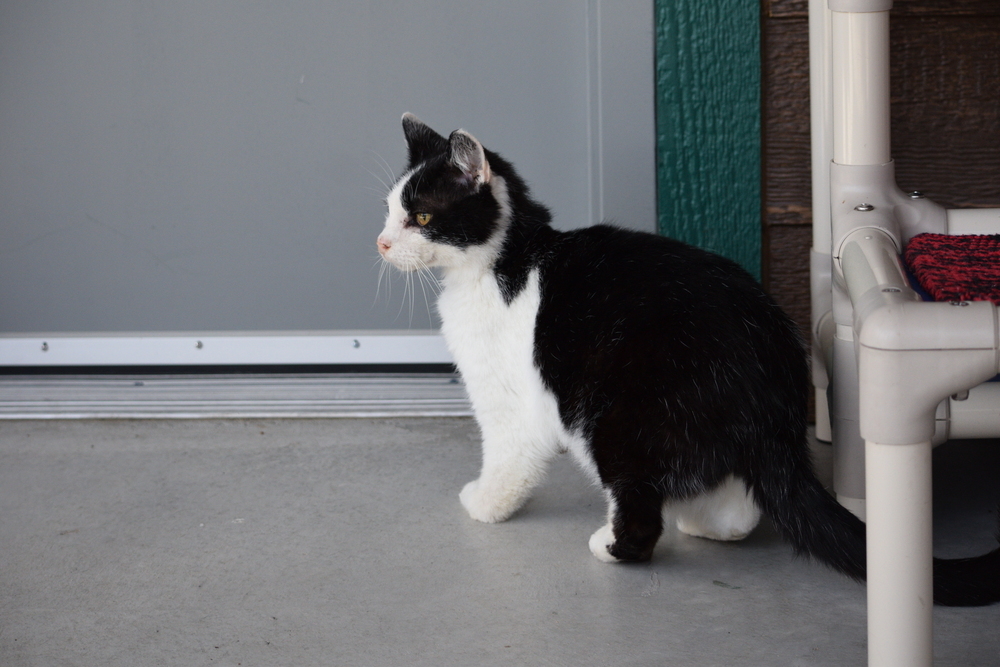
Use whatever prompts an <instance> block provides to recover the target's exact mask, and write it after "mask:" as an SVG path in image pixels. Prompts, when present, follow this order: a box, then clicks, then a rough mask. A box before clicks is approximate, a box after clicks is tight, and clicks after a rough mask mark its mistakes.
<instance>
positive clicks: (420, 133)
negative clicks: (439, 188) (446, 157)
mask: <svg viewBox="0 0 1000 667" xmlns="http://www.w3.org/2000/svg"><path fill="white" fill-rule="evenodd" d="M403 135H404V136H405V137H406V145H407V148H408V149H409V158H410V164H409V167H410V168H413V167H414V166H416V165H417V164H419V163H421V162H423V161H424V160H427V159H429V158H431V157H433V156H435V155H440V154H441V153H443V152H444V151H445V150H447V148H448V140H447V139H445V138H444V137H442V136H441V135H440V134H438V133H437V132H435V131H434V130H432V129H431V128H430V127H428V126H427V125H426V124H425V123H424V122H423V121H421V120H420V119H419V118H417V117H416V116H414V115H413V114H412V113H404V114H403Z"/></svg>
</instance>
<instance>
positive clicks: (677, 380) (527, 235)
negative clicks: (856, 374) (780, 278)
mask: <svg viewBox="0 0 1000 667" xmlns="http://www.w3.org/2000/svg"><path fill="white" fill-rule="evenodd" d="M404 129H405V130H406V134H407V138H408V142H409V150H410V156H409V157H410V160H409V170H410V171H411V172H413V173H414V174H415V175H414V176H413V177H412V178H410V180H409V181H408V182H407V184H406V186H405V187H404V189H403V191H402V194H401V199H402V201H403V204H404V207H405V208H406V209H407V210H410V211H413V210H428V211H431V212H433V214H434V224H433V225H428V228H427V229H426V230H421V233H423V234H425V235H426V236H427V238H428V239H431V240H433V241H434V242H435V243H443V244H449V245H453V246H456V247H460V248H467V247H470V246H473V245H476V244H483V243H486V241H487V240H488V239H490V238H491V237H492V236H493V235H494V234H496V233H497V232H498V227H497V225H498V222H497V221H498V216H499V211H500V204H499V203H498V202H497V201H496V199H495V198H494V196H493V194H492V192H491V190H490V188H476V187H475V184H474V183H472V182H470V180H469V178H468V176H467V175H466V174H463V173H462V170H461V169H459V168H457V167H456V166H455V160H454V159H453V156H452V153H453V152H454V151H455V150H456V149H455V147H454V144H455V143H456V141H461V140H462V137H457V138H456V134H453V135H452V137H451V138H450V139H446V138H445V137H442V136H440V135H438V134H437V133H435V132H433V131H431V130H430V129H429V128H427V127H426V126H425V125H423V124H421V123H419V121H415V119H412V117H407V118H404ZM485 156H486V159H487V161H488V163H489V168H490V169H491V170H492V173H493V174H495V175H498V176H500V177H502V179H503V181H504V182H505V184H506V193H507V197H508V201H509V208H510V212H511V216H510V223H509V227H508V228H507V230H506V232H505V235H504V237H503V242H502V245H501V246H500V250H499V253H498V254H497V256H496V258H495V262H494V263H493V266H492V271H493V273H494V274H495V277H496V281H497V283H498V285H499V286H500V289H501V292H502V294H503V296H504V298H505V300H506V301H507V302H508V303H510V302H511V301H512V300H514V299H515V298H516V297H517V296H518V294H520V293H521V291H522V290H523V289H525V286H526V284H527V281H528V276H529V274H530V272H532V271H534V270H537V271H538V272H539V277H540V281H539V284H540V292H541V304H540V306H539V308H538V312H537V318H536V321H535V333H534V344H535V348H534V362H535V365H536V367H537V369H538V371H539V373H540V375H541V377H542V379H543V381H544V384H545V386H546V387H547V388H548V389H549V390H550V391H551V392H552V393H553V394H554V395H555V396H556V398H557V401H558V407H559V416H560V418H561V420H562V422H563V424H564V425H565V426H566V428H567V429H573V430H575V431H577V432H581V433H583V434H584V435H585V436H586V438H587V440H588V441H589V447H590V454H591V456H592V458H593V460H594V462H595V463H596V466H597V470H598V473H599V477H600V480H601V483H602V485H603V486H604V488H605V489H606V490H607V491H608V492H609V493H610V494H611V495H612V496H613V498H614V501H615V504H616V508H617V513H616V516H615V519H614V523H613V528H614V534H615V537H616V540H615V544H614V545H613V548H612V550H611V551H610V553H611V554H612V555H613V556H615V557H617V558H619V559H621V560H644V559H648V558H650V556H651V554H652V552H653V547H654V545H655V544H656V542H657V539H658V538H659V536H660V534H661V532H662V515H661V510H662V508H663V506H664V504H665V503H669V502H671V501H677V500H683V499H688V498H691V497H693V496H695V495H697V494H699V493H702V492H704V491H706V490H711V489H712V488H714V487H716V486H718V485H719V484H720V483H721V482H722V481H723V480H725V479H726V478H727V477H728V476H730V475H733V476H735V477H737V478H740V479H742V480H744V482H745V483H746V485H747V487H748V488H749V489H750V490H751V491H752V494H753V498H754V499H755V500H756V502H757V504H758V506H759V508H760V510H761V511H762V512H763V514H764V515H765V516H767V517H768V518H770V519H771V521H772V522H773V523H774V525H775V527H776V528H777V530H778V531H779V533H780V534H781V535H782V536H783V537H784V538H785V539H787V540H788V541H789V542H790V543H791V545H792V547H793V548H794V549H795V551H796V552H797V553H800V554H807V555H809V556H811V557H813V558H816V559H817V560H820V561H822V562H823V563H826V564H827V565H829V566H831V567H833V568H834V569H836V570H838V571H840V572H843V573H844V574H846V575H848V576H850V577H852V578H854V579H857V580H862V579H864V577H865V526H864V524H863V523H862V522H861V521H860V520H859V519H858V518H856V517H855V516H854V515H853V514H851V513H850V512H849V511H847V510H846V509H844V508H843V507H841V506H840V505H839V504H838V503H837V502H836V500H835V499H834V498H833V497H832V496H831V495H830V494H829V493H827V492H826V491H825V490H824V489H823V487H822V486H821V484H820V483H819V481H818V480H817V478H816V476H815V475H814V473H813V467H812V462H811V460H810V453H809V448H808V445H807V439H806V419H807V415H806V409H807V406H806V397H807V396H808V395H809V393H810V383H809V373H808V367H807V361H806V353H805V350H804V346H803V343H802V341H801V339H800V337H799V334H798V332H797V329H796V326H795V325H794V324H793V323H792V322H791V320H790V319H789V318H788V317H787V316H786V315H785V314H784V313H783V312H782V311H781V310H780V309H779V308H778V306H777V305H775V303H774V301H773V300H772V299H771V298H770V297H769V296H768V295H767V294H766V293H765V292H764V291H763V289H762V288H761V287H760V286H759V285H758V284H757V282H756V281H755V280H754V279H753V278H752V277H751V276H750V275H749V274H748V273H747V272H746V271H744V270H743V269H742V268H740V267H739V266H738V265H737V264H735V263H734V262H732V261H730V260H728V259H725V258H722V257H720V256H718V255H715V254H712V253H709V252H706V251H704V250H700V249H697V248H694V247H692V246H689V245H686V244H684V243H681V242H679V241H675V240H672V239H668V238H663V237H659V236H655V235H652V234H646V233H640V232H636V231H629V230H625V229H620V228H617V227H613V226H608V225H597V226H593V227H590V228H586V229H579V230H575V231H569V232H560V231H557V230H555V229H553V228H552V227H551V226H550V224H549V223H550V215H549V212H548V211H547V210H546V208H545V207H544V206H542V205H540V204H538V203H537V202H535V201H534V200H533V199H532V198H531V196H530V193H529V190H528V188H527V186H526V185H525V183H524V182H523V181H522V179H521V178H520V177H519V176H518V175H517V173H516V172H515V170H514V168H513V167H512V166H511V164H510V163H508V162H507V161H505V160H504V159H502V158H501V157H500V156H499V155H497V154H495V153H493V152H490V151H488V150H487V151H485ZM418 176H419V177H418ZM934 597H935V601H936V602H938V603H940V604H947V605H981V604H989V603H992V602H995V601H997V600H1000V549H998V550H995V551H993V552H991V553H989V554H987V555H984V556H980V557H978V558H973V559H965V560H957V561H942V560H936V561H935V592H934Z"/></svg>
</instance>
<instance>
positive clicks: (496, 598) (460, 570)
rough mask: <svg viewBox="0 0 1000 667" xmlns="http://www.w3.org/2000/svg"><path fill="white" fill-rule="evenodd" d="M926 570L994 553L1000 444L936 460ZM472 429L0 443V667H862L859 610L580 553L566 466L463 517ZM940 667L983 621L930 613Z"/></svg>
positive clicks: (990, 611) (579, 525)
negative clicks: (501, 509) (496, 506)
mask: <svg viewBox="0 0 1000 667" xmlns="http://www.w3.org/2000/svg"><path fill="white" fill-rule="evenodd" d="M935 456H936V462H935V465H936V469H935V476H936V477H935V483H936V491H935V492H936V494H937V500H936V525H937V526H938V528H937V533H936V539H937V541H938V543H939V544H938V546H939V549H938V551H939V552H940V553H941V554H942V555H963V554H966V555H971V554H972V553H975V552H977V551H983V550H985V549H987V548H989V546H990V544H991V541H992V536H991V534H992V532H993V528H994V526H995V521H996V501H997V500H998V491H997V487H998V482H997V480H1000V446H997V445H996V443H964V444H961V445H958V446H953V445H946V446H945V447H942V448H939V449H938V451H937V453H936V455H935ZM478 461H479V451H478V443H477V435H476V429H475V427H474V424H473V423H472V422H471V420H469V419H458V418H452V419H414V418H410V419H383V420H360V419H332V420H331V419H307V420H302V419H287V420H271V421H258V420H190V421H186V420H173V421H171V420H159V421H138V420H137V421H113V420H103V421H3V422H0V665H3V666H4V667H22V666H29V665H31V666H34V665H38V666H45V667H48V666H54V667H58V666H63V665H80V666H89V665H94V666H98V665H99V666H102V667H104V666H115V665H128V666H130V667H131V666H136V665H183V666H191V665H262V666H277V665H288V666H296V667H299V666H310V665H405V666H412V665H434V666H448V665H471V666H477V665H698V666H709V665H727V666H733V665H739V666H754V665H767V666H768V667H774V666H785V665H861V664H864V663H865V643H866V639H865V632H866V631H865V599H864V588H863V587H862V586H860V585H857V584H855V583H852V582H851V581H849V580H847V579H846V578H844V577H842V576H840V575H837V574H834V573H832V572H830V571H828V570H827V569H825V568H824V567H821V566H819V565H815V564H811V563H809V562H807V561H805V560H801V559H794V558H793V557H792V555H791V552H790V550H789V549H788V548H787V547H786V546H785V545H784V544H782V543H781V542H780V540H779V539H778V538H777V536H776V535H775V533H774V531H773V530H772V529H771V527H770V526H769V525H767V524H766V522H765V523H764V524H762V525H761V527H760V528H758V529H757V530H756V531H755V532H754V533H753V534H752V535H751V536H750V537H749V538H748V539H747V540H745V541H743V542H740V543H726V544H723V543H716V542H711V541H706V540H699V539H696V538H691V537H687V536H684V535H680V534H677V533H676V532H674V531H672V530H671V531H668V533H667V534H666V535H665V536H664V538H663V539H662V540H661V542H660V545H659V546H658V548H657V551H656V554H655V556H654V559H653V561H652V562H651V563H649V564H644V565H636V566H615V565H606V564H604V563H601V562H599V561H597V559H595V558H594V557H593V556H592V555H591V554H590V552H589V551H588V549H587V538H588V537H589V535H590V533H591V532H592V531H593V530H595V529H596V528H597V527H598V526H600V525H601V523H602V522H603V520H604V505H603V501H602V497H601V494H600V493H599V491H598V490H597V489H595V488H593V487H592V486H591V485H589V483H588V482H586V481H585V479H584V478H583V476H582V474H580V473H579V472H578V471H577V470H576V469H575V468H574V466H573V464H572V462H571V461H570V460H569V459H568V458H563V459H560V460H559V461H557V462H556V465H555V466H554V468H553V470H552V474H551V476H550V478H549V480H548V481H547V482H546V483H545V484H544V486H542V487H541V488H540V489H539V490H538V492H537V494H536V496H535V498H534V499H533V500H532V501H531V502H530V503H529V504H528V505H527V507H526V508H525V509H524V510H522V511H521V512H520V513H519V514H518V515H517V516H516V517H515V518H514V519H512V520H511V521H509V522H507V523H505V524H501V525H496V526H487V525H483V524H478V523H476V522H474V521H472V520H471V519H469V518H468V517H467V516H466V515H465V513H464V511H463V510H462V508H461V506H460V505H459V503H458V498H457V495H458V491H459V489H461V487H462V485H463V484H464V483H465V482H466V481H468V480H470V479H472V478H473V477H474V476H475V475H476V474H477V472H478ZM935 625H936V629H935V637H936V639H935V647H936V649H935V650H936V653H937V662H936V664H938V665H955V666H962V667H970V666H973V665H998V664H1000V632H998V630H997V628H998V627H1000V606H994V607H990V608H985V609H946V608H938V609H936V611H935Z"/></svg>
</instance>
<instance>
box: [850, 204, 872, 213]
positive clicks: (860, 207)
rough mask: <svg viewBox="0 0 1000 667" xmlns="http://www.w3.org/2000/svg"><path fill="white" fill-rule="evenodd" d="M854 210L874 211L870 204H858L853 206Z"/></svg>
mask: <svg viewBox="0 0 1000 667" xmlns="http://www.w3.org/2000/svg"><path fill="white" fill-rule="evenodd" d="M854 210H855V211H861V212H862V213H867V212H868V211H874V210H875V207H874V206H872V205H871V204H858V205H857V206H855V207H854Z"/></svg>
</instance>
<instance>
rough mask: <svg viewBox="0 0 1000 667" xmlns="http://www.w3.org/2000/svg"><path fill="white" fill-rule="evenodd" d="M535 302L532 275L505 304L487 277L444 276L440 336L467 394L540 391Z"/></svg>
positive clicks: (536, 295) (490, 276) (537, 297)
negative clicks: (468, 392) (468, 391)
mask: <svg viewBox="0 0 1000 667" xmlns="http://www.w3.org/2000/svg"><path fill="white" fill-rule="evenodd" d="M540 302H541V295H540V290H539V284H538V274H537V272H532V273H531V275H530V276H529V278H528V282H527V284H526V285H525V287H524V289H522V290H521V292H520V293H519V294H518V295H517V297H515V298H514V300H513V301H511V302H510V303H509V304H508V303H507V302H506V301H505V300H504V298H503V294H502V293H501V291H500V287H499V285H498V284H497V282H496V278H495V277H494V275H493V274H492V272H485V273H479V272H475V273H473V272H468V273H464V274H463V273H458V272H451V273H450V274H449V275H448V276H446V277H445V281H444V290H442V292H441V295H440V297H439V299H438V312H439V313H440V314H441V320H442V327H441V331H442V333H443V334H444V337H445V340H446V341H447V343H448V347H449V349H450V350H451V352H452V354H453V355H454V357H455V362H456V363H457V364H458V367H459V370H461V372H462V375H463V377H464V379H465V382H466V384H467V385H468V386H469V389H470V393H473V394H477V393H480V391H479V390H480V389H481V387H480V386H479V385H480V384H489V385H492V386H493V390H492V391H502V392H504V393H511V394H519V395H526V394H532V393H537V392H538V391H540V390H543V387H542V381H541V377H540V376H539V374H538V371H537V369H536V368H535V365H534V348H535V320H536V318H537V315H538V306H539V304H540ZM482 388H483V389H485V387H482ZM476 400H477V396H475V395H473V401H474V402H475V401H476ZM484 407H485V406H484Z"/></svg>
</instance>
